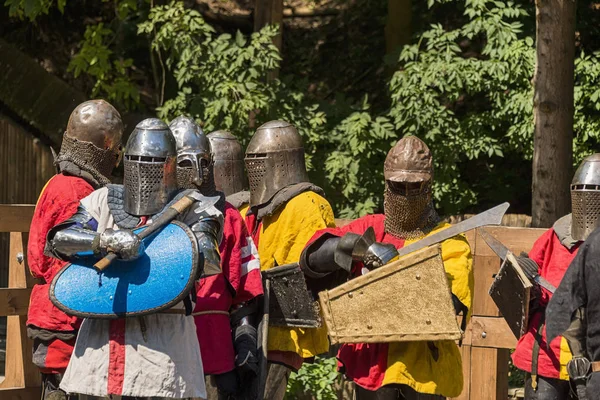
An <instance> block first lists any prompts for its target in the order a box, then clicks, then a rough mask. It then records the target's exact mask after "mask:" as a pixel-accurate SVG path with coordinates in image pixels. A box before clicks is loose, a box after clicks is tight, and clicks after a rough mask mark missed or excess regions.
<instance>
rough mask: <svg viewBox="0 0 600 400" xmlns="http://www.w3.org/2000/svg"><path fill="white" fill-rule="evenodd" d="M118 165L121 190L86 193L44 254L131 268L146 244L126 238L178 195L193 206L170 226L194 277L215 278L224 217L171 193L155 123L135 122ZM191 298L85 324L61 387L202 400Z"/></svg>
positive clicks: (208, 205)
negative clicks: (184, 230) (188, 250)
mask: <svg viewBox="0 0 600 400" xmlns="http://www.w3.org/2000/svg"><path fill="white" fill-rule="evenodd" d="M124 167H125V168H124V184H123V185H108V186H106V187H103V188H101V189H98V190H96V191H94V192H92V193H91V194H90V195H88V196H87V197H85V198H84V199H82V200H81V202H80V204H79V207H78V208H77V212H76V213H75V214H74V215H72V216H71V217H70V218H68V219H67V220H66V221H64V222H62V223H60V224H58V225H57V226H55V227H54V228H52V229H51V230H50V232H49V233H48V237H47V252H48V253H49V254H51V255H52V256H54V257H56V258H59V259H61V260H65V261H67V260H79V259H83V258H86V257H95V258H100V257H103V256H106V255H107V254H109V253H111V254H116V255H117V257H118V258H119V259H121V260H124V261H128V262H135V261H136V260H137V259H138V258H140V257H141V256H142V255H144V254H145V249H146V244H145V242H144V241H143V240H141V238H140V236H138V235H137V234H136V233H134V231H133V230H134V229H135V228H137V227H141V226H145V225H148V226H151V225H152V221H153V220H156V219H157V218H159V216H160V215H161V213H162V212H163V211H164V210H165V209H166V208H167V207H168V206H169V205H170V204H173V203H174V202H175V201H177V200H179V199H181V198H182V197H183V196H187V197H188V198H191V199H194V202H193V204H192V205H191V206H190V207H189V208H187V209H185V210H182V212H181V213H180V214H179V215H178V216H177V220H178V221H179V222H181V223H182V224H183V225H185V226H187V227H189V229H190V230H191V232H193V233H190V240H193V241H195V243H196V244H197V248H198V249H199V252H200V253H201V254H202V257H196V258H195V259H197V260H198V263H200V265H198V270H199V271H202V270H203V271H204V272H203V273H204V275H211V274H215V273H218V272H219V271H220V267H219V264H220V256H219V249H218V244H219V242H220V240H221V235H222V224H223V215H222V213H221V212H220V211H219V210H218V209H216V208H215V207H214V202H210V201H209V200H210V199H208V198H207V197H205V196H202V195H201V194H200V193H199V192H197V191H196V190H184V191H180V190H178V186H177V152H176V142H175V138H174V137H173V134H172V132H171V131H170V129H169V127H168V126H167V125H166V124H165V123H164V122H162V121H161V120H159V119H154V118H150V119H146V120H144V121H142V122H140V123H139V124H138V125H137V126H136V127H135V129H134V131H133V132H132V134H131V135H130V137H129V140H128V141H127V146H126V149H125V153H124ZM194 247H195V246H194ZM164 251H165V252H168V251H169V248H168V247H167V248H165V249H164ZM173 257H177V255H176V254H174V255H173ZM114 273H117V271H115V272H114ZM149 295H150V296H151V295H153V294H152V293H150V294H149ZM193 297H194V296H193V293H189V294H188V295H187V296H185V297H184V299H183V301H180V302H179V303H177V304H176V305H174V306H173V307H172V308H169V309H166V310H162V311H158V312H155V313H151V314H147V315H144V316H138V317H129V318H116V319H99V318H91V317H90V318H85V319H84V320H83V322H82V324H81V328H80V330H79V334H78V337H77V342H76V345H75V351H74V352H73V356H72V357H71V361H70V362H69V365H68V367H67V369H66V371H65V375H64V378H63V380H62V382H61V385H60V388H61V389H62V390H64V391H65V392H67V393H70V394H80V395H88V396H95V397H99V398H110V397H112V396H132V397H155V398H157V397H158V398H188V397H201V398H205V397H206V389H205V385H204V378H203V366H202V359H201V356H200V347H199V345H198V339H197V336H196V326H195V323H194V319H193V318H192V317H190V314H191V312H192V309H193ZM175 339H176V340H175Z"/></svg>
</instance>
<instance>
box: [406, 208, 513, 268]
mask: <svg viewBox="0 0 600 400" xmlns="http://www.w3.org/2000/svg"><path fill="white" fill-rule="evenodd" d="M509 206H510V204H509V203H502V204H500V205H498V206H496V207H493V208H490V209H489V210H487V211H484V212H482V213H480V214H477V215H475V216H473V217H471V218H469V219H467V220H464V221H462V222H459V223H458V224H455V225H452V226H451V227H450V228H447V229H444V230H443V231H440V232H438V233H434V234H433V235H430V236H426V237H424V238H423V239H421V240H419V241H418V242H414V243H411V244H409V245H408V246H405V247H403V248H401V249H400V250H398V257H402V256H404V255H406V254H409V253H412V252H414V251H417V250H421V249H423V248H425V247H429V246H431V245H433V244H436V243H440V242H443V241H444V240H446V239H450V238H451V237H454V236H456V235H458V234H460V233H464V232H467V231H470V230H471V229H475V228H479V227H481V226H485V225H500V223H501V222H502V217H503V216H504V213H506V210H507V209H508V207H509Z"/></svg>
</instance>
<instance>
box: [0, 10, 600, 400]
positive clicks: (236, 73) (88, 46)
mask: <svg viewBox="0 0 600 400" xmlns="http://www.w3.org/2000/svg"><path fill="white" fill-rule="evenodd" d="M392 3H394V4H395V5H394V7H392V6H391V5H392ZM254 5H255V2H254V1H252V0H229V1H227V0H197V1H185V2H177V1H175V2H169V1H158V0H103V1H99V0H95V1H94V0H87V1H83V0H5V2H4V7H0V37H1V38H2V39H4V40H6V41H8V42H10V43H11V44H13V45H15V46H17V47H18V48H19V49H21V50H22V51H24V52H25V53H27V54H29V55H30V56H31V57H33V58H35V59H36V60H37V61H38V62H39V63H40V65H42V66H43V67H44V68H45V69H46V70H47V71H48V72H50V73H52V74H55V75H56V76H58V77H59V78H61V79H63V80H64V81H65V82H67V83H69V84H70V85H72V86H73V87H75V88H77V89H79V90H81V91H82V92H84V93H85V94H87V95H88V96H89V97H95V98H98V97H101V98H106V99H107V100H109V101H110V102H111V103H113V104H114V105H115V106H116V107H117V108H118V109H119V111H121V113H122V114H125V115H130V116H135V117H138V118H137V119H138V120H140V119H141V118H143V117H146V116H153V115H158V116H159V117H160V118H163V119H166V120H170V119H172V118H173V117H175V116H177V115H179V114H181V113H186V114H189V115H192V116H193V117H195V118H196V119H197V120H198V122H199V123H201V125H202V127H203V129H204V130H205V131H206V132H210V131H213V130H216V129H227V130H230V131H231V132H233V133H234V134H235V135H236V136H238V138H239V139H240V140H241V141H242V143H244V144H246V143H247V142H248V141H249V139H250V137H251V135H252V133H253V131H254V130H255V129H256V127H258V126H259V125H260V124H262V123H264V122H266V121H269V120H272V119H284V120H288V121H289V122H292V123H293V124H294V125H296V126H297V127H298V129H299V131H300V133H301V134H302V135H303V137H304V141H305V147H306V153H307V161H308V167H309V170H310V174H311V178H312V180H313V181H314V182H315V183H317V184H319V185H320V186H322V187H323V188H324V189H325V192H326V194H327V198H328V200H329V201H330V202H331V204H332V206H333V207H334V210H335V213H336V216H338V217H341V218H354V217H358V216H361V215H364V214H365V213H370V212H377V211H380V210H381V209H382V194H383V161H384V159H385V156H386V154H387V152H388V150H389V149H390V148H391V146H392V145H393V144H394V143H395V142H396V141H397V140H398V139H399V138H401V137H402V136H404V135H407V134H412V135H417V136H419V137H420V138H421V139H423V140H424V141H425V142H426V143H427V144H428V145H429V146H430V148H431V149H432V152H433V154H434V160H435V188H434V189H435V202H436V206H437V207H438V209H439V210H440V213H441V214H443V215H454V214H458V213H466V212H474V211H480V210H483V209H485V208H488V207H489V206H493V205H496V204H498V203H500V202H503V201H509V202H510V203H511V209H510V212H512V213H521V214H531V211H532V209H531V208H532V206H531V204H532V191H531V187H532V168H531V166H532V157H533V134H534V118H533V114H534V105H533V97H534V96H533V94H534V86H533V83H532V79H533V76H534V67H535V56H536V52H535V28H536V25H535V23H536V21H535V4H534V3H533V1H530V0H516V1H506V0H497V1H487V0H427V1H412V2H411V1H410V0H399V1H398V0H394V1H392V0H389V1H388V0H286V1H285V2H284V13H283V15H284V18H283V26H282V32H283V35H282V37H283V40H282V41H281V40H280V39H281V38H277V35H278V34H279V32H280V31H279V29H278V28H277V27H276V26H266V27H264V28H262V29H261V30H259V31H256V32H255V31H254V25H253V17H254V15H253V10H254ZM576 21H577V23H576V35H575V45H576V50H575V81H574V103H575V104H574V105H575V109H574V111H575V114H574V125H573V165H574V166H576V165H577V164H578V163H579V162H580V161H581V159H582V158H583V157H584V156H586V155H589V154H591V153H593V152H595V151H598V141H599V134H600V129H599V128H600V126H599V124H600V85H599V83H600V62H599V61H600V60H599V58H598V56H597V55H596V52H597V51H598V50H600V35H599V33H600V32H599V31H600V4H598V3H596V2H594V1H585V0H580V1H579V2H578V4H577V19H576ZM394 27H395V28H394ZM390 29H391V30H392V32H390ZM394 29H396V31H393V30H394ZM274 42H275V43H278V44H280V47H281V49H278V47H277V46H275V45H274V44H273V43H274ZM130 119H131V118H130ZM133 119H135V118H133ZM130 128H132V127H130ZM336 379H338V377H337V375H336V373H335V372H334V363H333V361H332V360H331V359H329V360H325V361H324V362H321V363H317V364H314V365H313V366H309V367H307V368H306V369H305V370H303V372H302V373H301V374H299V375H298V376H296V377H295V379H293V380H292V382H291V385H290V391H291V392H294V391H296V392H301V391H305V392H310V393H312V394H311V395H312V396H315V397H316V398H330V397H329V396H330V395H332V394H331V393H332V392H331V390H332V389H331V387H332V382H333V381H334V380H336ZM331 398H335V397H331Z"/></svg>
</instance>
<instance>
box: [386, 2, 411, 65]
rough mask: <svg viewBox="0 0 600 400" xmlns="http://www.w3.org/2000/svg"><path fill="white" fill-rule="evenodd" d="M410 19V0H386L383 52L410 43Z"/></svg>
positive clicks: (388, 52) (393, 50) (391, 50)
mask: <svg viewBox="0 0 600 400" xmlns="http://www.w3.org/2000/svg"><path fill="white" fill-rule="evenodd" d="M411 21H412V1H411V0H388V14H387V21H386V23H385V53H386V54H391V53H393V52H395V51H397V50H398V48H399V47H400V46H404V45H405V44H408V43H410V35H411Z"/></svg>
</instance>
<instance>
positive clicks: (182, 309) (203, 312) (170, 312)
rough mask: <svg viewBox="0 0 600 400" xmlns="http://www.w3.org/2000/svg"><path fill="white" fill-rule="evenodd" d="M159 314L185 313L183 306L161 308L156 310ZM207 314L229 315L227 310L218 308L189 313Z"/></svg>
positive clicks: (193, 314)
mask: <svg viewBox="0 0 600 400" xmlns="http://www.w3.org/2000/svg"><path fill="white" fill-rule="evenodd" d="M158 313H159V314H178V315H185V309H184V308H169V309H167V310H162V311H159V312H158ZM208 314H222V315H227V316H228V315H229V312H228V311H219V310H209V311H197V312H194V313H192V314H190V315H191V316H192V317H193V316H196V315H208Z"/></svg>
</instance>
